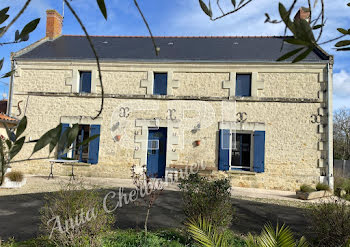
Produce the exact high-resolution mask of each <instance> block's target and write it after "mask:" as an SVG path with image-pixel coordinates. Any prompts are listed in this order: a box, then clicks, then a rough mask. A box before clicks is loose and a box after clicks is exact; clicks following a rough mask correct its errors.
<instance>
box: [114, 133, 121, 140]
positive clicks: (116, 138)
mask: <svg viewBox="0 0 350 247" xmlns="http://www.w3.org/2000/svg"><path fill="white" fill-rule="evenodd" d="M121 138H122V136H121V135H116V136H115V137H114V139H115V140H116V141H117V142H119V141H120V139H121Z"/></svg>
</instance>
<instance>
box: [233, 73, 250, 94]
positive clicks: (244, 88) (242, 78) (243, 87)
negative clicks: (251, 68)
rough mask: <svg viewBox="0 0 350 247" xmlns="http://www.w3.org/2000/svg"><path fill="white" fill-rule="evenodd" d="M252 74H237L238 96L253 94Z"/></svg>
mask: <svg viewBox="0 0 350 247" xmlns="http://www.w3.org/2000/svg"><path fill="white" fill-rule="evenodd" d="M251 86H252V75H251V74H237V75H236V96H240V97H247V96H251Z"/></svg>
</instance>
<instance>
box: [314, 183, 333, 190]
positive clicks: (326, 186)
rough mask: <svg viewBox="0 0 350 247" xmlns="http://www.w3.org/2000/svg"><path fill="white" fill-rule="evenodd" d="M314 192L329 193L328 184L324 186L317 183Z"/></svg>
mask: <svg viewBox="0 0 350 247" xmlns="http://www.w3.org/2000/svg"><path fill="white" fill-rule="evenodd" d="M316 190H317V191H320V190H326V191H330V190H331V189H330V188H329V185H328V184H324V183H318V184H317V185H316Z"/></svg>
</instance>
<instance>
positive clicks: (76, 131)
mask: <svg viewBox="0 0 350 247" xmlns="http://www.w3.org/2000/svg"><path fill="white" fill-rule="evenodd" d="M78 134H79V125H78V124H74V125H73V127H72V128H71V129H70V130H69V132H68V138H67V145H66V148H69V147H70V145H71V144H72V143H73V142H74V141H75V139H77V136H78Z"/></svg>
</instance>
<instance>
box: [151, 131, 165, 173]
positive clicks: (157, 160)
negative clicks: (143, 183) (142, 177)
mask: <svg viewBox="0 0 350 247" xmlns="http://www.w3.org/2000/svg"><path fill="white" fill-rule="evenodd" d="M166 140H167V128H159V129H150V130H149V131H148V150H147V175H148V176H150V177H156V178H163V177H164V176H165V165H166Z"/></svg>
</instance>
